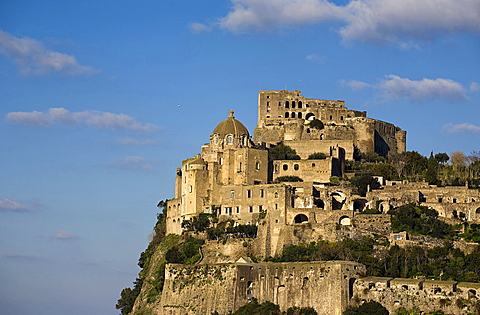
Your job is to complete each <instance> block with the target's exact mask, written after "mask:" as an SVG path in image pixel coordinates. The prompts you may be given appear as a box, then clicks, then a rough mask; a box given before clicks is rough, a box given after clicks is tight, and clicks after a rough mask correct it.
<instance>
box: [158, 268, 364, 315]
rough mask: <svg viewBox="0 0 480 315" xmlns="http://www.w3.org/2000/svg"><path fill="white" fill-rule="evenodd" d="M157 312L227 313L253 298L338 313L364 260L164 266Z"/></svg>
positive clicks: (180, 314) (329, 314) (283, 307)
mask: <svg viewBox="0 0 480 315" xmlns="http://www.w3.org/2000/svg"><path fill="white" fill-rule="evenodd" d="M165 272H166V274H165V275H166V277H165V287H164V293H163V295H162V302H161V306H160V308H159V309H158V314H165V315H166V314H168V315H185V314H211V313H212V312H214V311H216V312H218V313H219V314H228V313H229V312H233V311H235V310H236V309H238V308H239V307H241V306H243V305H245V304H246V303H248V302H249V301H251V300H252V298H257V299H258V301H259V302H260V303H261V302H264V301H271V302H274V303H276V304H278V305H279V306H280V308H281V310H286V309H288V308H289V307H292V306H299V307H313V308H315V309H316V310H317V312H318V313H319V314H325V315H341V314H342V311H343V310H344V309H345V308H346V307H347V305H348V304H349V301H350V299H351V298H352V297H353V284H354V283H355V280H356V279H357V278H359V277H361V276H363V275H364V274H365V266H363V265H361V264H359V263H355V262H348V261H329V262H308V263H307V262H306V263H256V264H255V263H235V264H212V265H193V266H185V265H176V264H169V265H167V268H166V271H165Z"/></svg>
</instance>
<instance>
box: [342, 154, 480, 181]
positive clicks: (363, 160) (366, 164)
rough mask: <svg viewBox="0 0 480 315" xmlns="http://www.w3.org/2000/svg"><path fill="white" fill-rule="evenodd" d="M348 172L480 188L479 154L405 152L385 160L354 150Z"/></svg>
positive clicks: (347, 162) (347, 164) (387, 178)
mask: <svg viewBox="0 0 480 315" xmlns="http://www.w3.org/2000/svg"><path fill="white" fill-rule="evenodd" d="M345 162H346V165H345V169H346V171H347V172H349V173H354V174H355V175H356V176H361V175H373V176H382V177H383V178H384V179H386V180H400V179H408V180H411V181H418V180H425V181H426V182H428V183H429V184H431V185H440V186H463V185H465V184H466V183H467V182H468V184H469V187H471V188H476V187H480V151H472V152H471V153H470V155H468V156H467V155H465V154H464V153H463V152H461V151H455V152H453V153H451V154H450V156H449V155H448V154H446V153H437V154H433V152H432V153H431V154H430V156H429V157H428V158H427V157H426V156H423V155H421V154H420V153H418V152H416V151H406V152H403V153H401V154H397V155H394V156H389V157H388V158H387V159H385V158H384V157H382V156H379V155H378V154H377V153H375V152H360V151H359V150H358V149H356V148H355V150H354V161H345Z"/></svg>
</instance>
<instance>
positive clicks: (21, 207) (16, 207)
mask: <svg viewBox="0 0 480 315" xmlns="http://www.w3.org/2000/svg"><path fill="white" fill-rule="evenodd" d="M0 211H13V212H30V211H33V207H32V206H31V205H28V204H25V203H20V202H18V201H15V200H11V199H7V198H2V199H0Z"/></svg>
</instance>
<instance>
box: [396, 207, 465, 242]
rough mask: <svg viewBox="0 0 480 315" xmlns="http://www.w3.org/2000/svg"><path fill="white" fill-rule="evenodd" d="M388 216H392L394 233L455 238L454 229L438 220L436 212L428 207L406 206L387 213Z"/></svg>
mask: <svg viewBox="0 0 480 315" xmlns="http://www.w3.org/2000/svg"><path fill="white" fill-rule="evenodd" d="M388 214H391V215H392V218H391V221H392V230H393V231H394V232H400V231H407V232H408V233H410V234H422V235H427V236H431V237H435V238H442V239H453V238H454V237H455V236H456V229H455V227H454V226H452V225H450V224H447V223H445V222H443V221H441V220H439V219H438V212H437V211H436V210H435V209H432V208H429V207H425V206H415V205H413V204H406V205H403V206H400V207H398V208H395V209H392V210H390V211H388Z"/></svg>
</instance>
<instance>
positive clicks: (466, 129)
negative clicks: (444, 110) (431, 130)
mask: <svg viewBox="0 0 480 315" xmlns="http://www.w3.org/2000/svg"><path fill="white" fill-rule="evenodd" d="M443 131H445V132H448V133H480V127H479V126H476V125H474V124H470V123H462V124H452V123H449V124H446V125H444V126H443Z"/></svg>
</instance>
